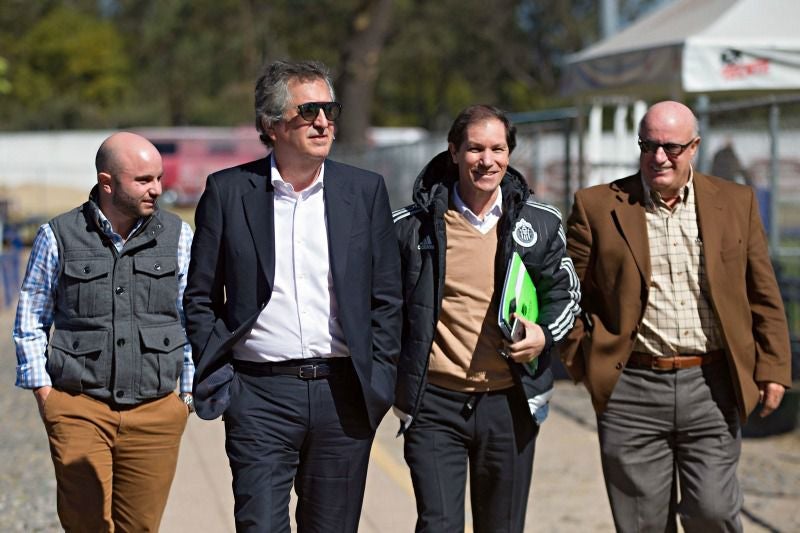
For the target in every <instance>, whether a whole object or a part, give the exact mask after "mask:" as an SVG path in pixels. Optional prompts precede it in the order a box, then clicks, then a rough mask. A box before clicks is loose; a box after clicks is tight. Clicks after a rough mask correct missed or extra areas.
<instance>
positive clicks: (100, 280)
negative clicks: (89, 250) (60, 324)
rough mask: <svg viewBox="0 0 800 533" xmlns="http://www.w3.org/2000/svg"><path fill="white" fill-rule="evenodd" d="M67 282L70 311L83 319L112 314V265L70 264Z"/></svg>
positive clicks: (96, 262)
mask: <svg viewBox="0 0 800 533" xmlns="http://www.w3.org/2000/svg"><path fill="white" fill-rule="evenodd" d="M63 282H64V297H65V298H66V302H65V308H66V309H69V310H72V311H73V313H75V314H76V315H77V316H81V317H96V316H104V315H107V314H109V313H111V264H110V262H109V261H108V260H104V259H88V260H87V259H84V260H76V261H67V262H66V263H65V264H64V277H63Z"/></svg>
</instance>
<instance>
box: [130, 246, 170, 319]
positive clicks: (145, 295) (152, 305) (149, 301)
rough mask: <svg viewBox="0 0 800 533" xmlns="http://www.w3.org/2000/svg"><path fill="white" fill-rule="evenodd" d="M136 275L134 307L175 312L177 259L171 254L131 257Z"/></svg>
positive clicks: (158, 311)
mask: <svg viewBox="0 0 800 533" xmlns="http://www.w3.org/2000/svg"><path fill="white" fill-rule="evenodd" d="M133 270H134V273H135V275H136V283H137V289H136V309H137V310H140V311H146V312H147V313H169V312H173V313H176V315H175V316H177V312H178V311H177V299H178V281H177V276H176V272H177V270H178V260H177V258H176V257H173V256H166V257H164V256H142V257H134V258H133Z"/></svg>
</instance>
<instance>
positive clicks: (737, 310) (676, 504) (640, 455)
mask: <svg viewBox="0 0 800 533" xmlns="http://www.w3.org/2000/svg"><path fill="white" fill-rule="evenodd" d="M699 143H700V137H699V134H698V128H697V120H696V118H695V117H694V115H693V114H692V112H691V110H690V109H689V108H687V107H686V106H684V105H683V104H680V103H678V102H661V103H658V104H655V105H654V106H652V107H651V108H650V109H649V110H648V111H647V113H646V114H645V116H644V117H643V119H642V121H641V123H640V125H639V147H640V149H641V155H640V160H639V161H640V172H639V173H637V174H635V175H633V176H629V177H627V178H623V179H621V180H618V181H615V182H613V183H610V184H605V185H599V186H595V187H591V188H588V189H584V190H581V191H578V193H577V194H576V195H575V204H574V206H573V210H572V214H571V216H570V218H569V221H568V233H567V251H568V253H569V255H570V256H571V257H572V260H573V262H574V264H575V269H576V271H577V273H578V276H579V278H580V280H581V284H582V292H583V297H582V300H581V307H582V309H583V316H582V320H578V321H576V322H575V327H574V329H573V330H572V332H571V334H570V336H569V337H568V339H567V341H565V343H564V344H563V345H562V349H561V356H562V358H563V359H564V363H565V365H566V367H567V370H568V371H569V373H570V375H571V376H572V378H573V379H574V380H575V381H576V382H577V381H582V382H583V383H584V384H585V385H586V388H587V389H588V390H589V392H590V394H591V397H592V403H593V404H594V407H595V410H596V411H597V413H598V415H597V421H598V433H599V438H600V448H601V457H602V464H603V473H604V476H605V482H606V489H607V491H608V496H609V500H610V503H611V509H612V513H613V515H614V522H615V524H616V527H617V530H618V531H623V532H626V531H675V528H676V518H675V517H676V514H677V515H679V516H680V518H681V523H682V525H683V528H684V530H685V531H687V532H692V531H703V532H704V533H708V532H711V531H741V527H742V526H741V522H740V520H739V516H738V515H739V511H740V508H741V503H742V495H741V491H740V489H739V485H738V482H737V480H736V466H737V463H738V459H739V453H740V446H741V431H740V424H741V423H743V422H744V421H745V420H746V418H747V415H748V414H749V413H750V412H751V411H752V410H753V409H754V408H755V407H756V404H757V403H759V402H760V403H761V405H762V407H761V411H760V414H761V416H766V415H767V414H769V413H770V412H772V411H773V410H774V409H775V408H776V407H778V405H779V404H780V402H781V399H782V397H783V393H784V390H785V388H786V387H788V386H789V385H790V382H791V376H790V360H791V356H790V349H789V335H788V327H787V323H786V316H785V314H784V310H783V304H782V301H781V296H780V292H779V290H778V285H777V282H776V280H775V274H774V272H773V270H772V265H771V263H770V258H769V253H768V249H767V241H766V237H765V234H764V229H763V226H762V224H761V220H760V218H759V212H758V206H757V203H756V199H755V195H754V193H753V190H752V189H751V188H750V187H745V186H741V185H737V184H735V183H731V182H728V181H725V180H722V179H719V178H715V177H712V176H706V175H703V174H700V173H699V172H695V171H694V170H693V169H692V165H691V162H692V158H693V157H694V155H695V153H696V151H697V146H698V145H699ZM678 485H679V486H680V492H679V493H680V501H678V497H677V495H678Z"/></svg>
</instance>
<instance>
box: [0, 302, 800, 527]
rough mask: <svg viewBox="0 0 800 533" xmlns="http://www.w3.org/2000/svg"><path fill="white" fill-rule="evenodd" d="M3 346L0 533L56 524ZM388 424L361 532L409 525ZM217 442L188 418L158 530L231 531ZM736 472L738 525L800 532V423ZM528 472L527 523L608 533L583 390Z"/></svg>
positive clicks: (28, 413)
mask: <svg viewBox="0 0 800 533" xmlns="http://www.w3.org/2000/svg"><path fill="white" fill-rule="evenodd" d="M12 321H13V314H12V312H11V311H10V310H5V311H0V329H2V330H3V331H6V332H10V331H11V325H12ZM0 351H2V354H3V361H5V364H4V365H1V366H0V428H1V429H0V531H2V532H9V533H11V532H20V533H21V532H25V533H29V532H51V531H59V530H60V529H59V527H58V519H57V517H56V515H55V482H54V480H53V470H52V464H51V462H50V456H49V452H48V450H47V439H46V436H45V433H44V428H43V427H42V424H41V422H40V421H39V418H38V413H37V412H36V407H35V402H34V400H33V397H32V395H31V394H30V393H29V392H26V391H22V390H19V389H16V388H15V387H14V386H13V381H14V350H13V344H12V342H11V339H10V335H8V334H7V335H6V336H5V339H4V341H2V344H0ZM395 430H396V423H395V420H394V419H393V418H392V417H391V416H387V418H386V419H385V420H384V423H383V424H382V425H381V427H380V428H379V431H378V435H377V438H376V440H375V445H374V447H373V451H372V456H371V462H370V470H369V476H368V479H367V490H366V497H365V501H364V511H363V515H362V519H361V528H360V531H361V532H363V533H394V532H401V533H403V532H410V531H413V525H414V521H415V509H414V499H413V494H412V490H411V483H410V478H409V475H408V470H407V468H406V466H405V463H404V462H403V458H402V440H401V439H395V437H394V433H395ZM223 440H224V434H223V428H222V423H221V422H220V421H218V420H217V421H211V422H207V421H202V420H199V419H197V418H195V417H192V418H191V419H190V421H189V425H188V428H187V431H186V433H185V435H184V437H183V442H182V447H181V454H180V459H179V464H178V472H177V475H176V478H175V482H174V483H173V488H172V493H171V495H170V500H169V503H168V504H167V510H166V513H165V516H164V520H163V522H162V528H161V531H162V533H186V532H209V533H226V532H233V531H234V528H233V521H232V518H231V516H232V508H233V500H232V497H231V494H230V472H229V470H228V466H227V460H226V458H225V453H224V450H223ZM739 472H740V478H741V480H742V485H743V488H744V491H745V518H744V521H745V531H748V532H770V533H772V532H786V533H789V532H798V531H800V506H798V502H800V431H795V432H793V433H789V434H785V435H780V436H773V437H768V438H763V439H746V440H745V441H744V444H743V451H742V460H741V464H740V468H739ZM533 479H534V482H533V490H532V491H531V501H530V504H529V506H528V517H527V527H526V531H529V532H548V533H549V532H554V533H559V532H564V533H566V532H570V533H571V532H576V531H581V532H583V531H595V532H611V531H613V526H612V522H611V514H610V511H609V508H608V503H607V501H606V496H605V492H604V488H603V484H602V475H601V472H600V463H599V455H598V451H597V434H596V431H595V426H594V416H593V414H592V412H591V407H590V405H589V400H588V397H587V395H586V393H585V392H584V391H583V389H582V388H580V387H575V386H573V385H571V384H569V383H566V382H558V383H557V391H556V395H555V399H554V401H553V409H552V410H551V415H550V418H549V419H548V421H547V422H546V423H545V425H544V427H543V429H542V432H541V434H540V436H539V440H538V442H537V451H536V461H535V465H534V476H533ZM467 514H468V517H467V525H468V526H469V525H470V520H469V513H467ZM468 531H471V529H470V528H469V527H468Z"/></svg>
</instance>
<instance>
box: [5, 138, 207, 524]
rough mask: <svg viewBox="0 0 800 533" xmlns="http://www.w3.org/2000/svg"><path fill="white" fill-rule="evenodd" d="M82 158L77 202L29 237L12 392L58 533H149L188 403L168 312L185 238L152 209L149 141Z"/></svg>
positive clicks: (123, 143)
mask: <svg viewBox="0 0 800 533" xmlns="http://www.w3.org/2000/svg"><path fill="white" fill-rule="evenodd" d="M95 163H96V166H97V185H96V186H95V187H94V188H93V189H92V191H91V193H90V195H89V200H88V201H87V202H86V203H84V204H83V205H82V206H80V207H77V208H75V209H73V210H71V211H68V212H67V213H64V214H62V215H59V216H57V217H55V218H53V219H52V220H51V221H50V222H49V223H47V224H44V225H43V226H42V227H41V228H39V232H38V233H37V235H36V238H35V240H34V243H33V248H32V250H31V256H30V260H29V262H28V268H27V272H26V274H25V279H24V281H23V282H22V289H21V291H20V297H19V306H18V307H17V317H16V322H15V324H14V333H13V335H14V341H15V343H16V346H17V362H18V364H17V378H16V385H17V386H19V387H22V388H26V389H32V390H33V394H34V396H35V398H36V402H37V404H38V406H39V413H40V414H41V417H42V420H43V421H44V425H45V428H46V430H47V435H48V438H49V441H50V451H51V454H52V458H53V465H54V466H55V474H56V485H57V493H58V498H57V501H58V516H59V519H60V520H61V525H62V526H63V527H64V529H65V530H67V531H86V532H98V531H114V530H117V531H157V530H158V526H159V523H160V521H161V515H162V514H163V511H164V507H165V505H166V501H167V495H168V494H169V488H170V485H171V484H172V478H173V476H174V474H175V466H176V463H177V459H178V446H179V444H180V439H181V435H182V434H183V429H184V427H185V426H186V420H187V416H188V414H189V412H190V410H191V407H192V405H191V395H190V394H189V393H190V392H191V383H192V378H193V374H194V366H193V364H192V357H191V349H190V347H189V345H188V344H187V341H186V335H185V333H184V329H183V324H182V322H183V309H182V306H181V299H182V296H183V289H184V287H185V285H186V270H187V268H188V262H189V250H190V248H191V241H192V230H191V229H190V228H189V226H188V225H187V224H186V223H185V222H182V221H181V219H180V218H178V217H177V216H175V215H173V214H171V213H167V212H164V211H160V210H159V209H158V207H157V204H156V200H157V199H158V196H159V195H160V194H161V175H162V173H163V170H162V163H161V155H160V154H159V153H158V150H156V148H155V147H154V146H153V145H152V144H151V143H150V142H149V141H147V140H146V139H144V138H142V137H140V136H138V135H134V134H132V133H116V134H114V135H112V136H110V137H109V138H108V139H106V140H105V141H104V142H103V144H102V145H101V146H100V149H99V150H98V152H97V159H96V162H95ZM51 329H52V332H51ZM48 346H49V348H48ZM178 378H180V381H181V383H180V390H181V394H180V397H179V396H178V395H177V394H175V389H176V385H177V382H178Z"/></svg>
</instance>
